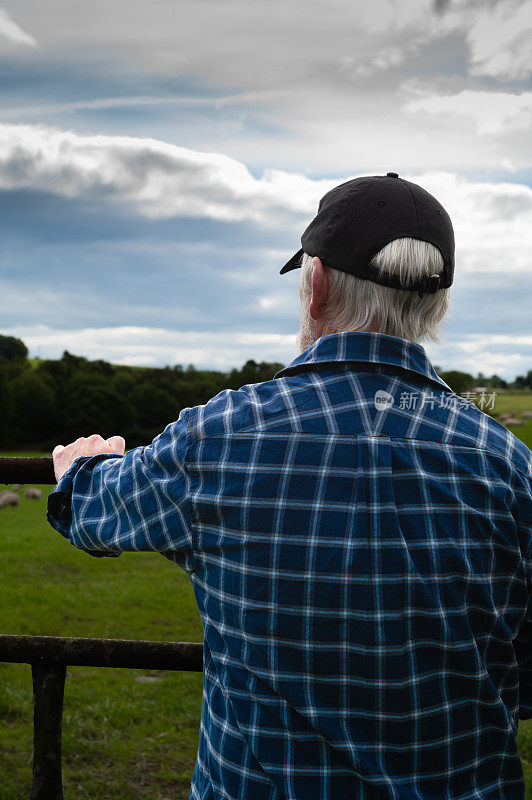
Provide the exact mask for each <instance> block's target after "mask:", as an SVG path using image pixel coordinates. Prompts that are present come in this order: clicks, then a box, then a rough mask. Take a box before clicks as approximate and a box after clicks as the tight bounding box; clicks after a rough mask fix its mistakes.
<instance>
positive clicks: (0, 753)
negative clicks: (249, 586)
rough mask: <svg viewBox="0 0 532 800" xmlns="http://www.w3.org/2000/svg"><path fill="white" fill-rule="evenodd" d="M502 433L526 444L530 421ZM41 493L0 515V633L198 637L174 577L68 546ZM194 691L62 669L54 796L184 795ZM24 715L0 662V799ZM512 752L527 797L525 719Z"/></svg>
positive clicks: (518, 400)
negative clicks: (58, 778)
mask: <svg viewBox="0 0 532 800" xmlns="http://www.w3.org/2000/svg"><path fill="white" fill-rule="evenodd" d="M527 408H532V395H531V394H528V395H523V394H521V395H519V394H516V395H504V394H502V393H500V394H499V395H498V396H497V400H496V405H495V410H496V411H498V412H499V413H502V412H504V411H507V410H514V411H516V412H517V413H518V414H519V413H520V412H521V411H522V410H525V409H527ZM514 432H515V434H516V435H517V436H519V438H521V439H522V440H523V441H525V443H526V444H528V446H529V447H530V446H531V443H532V420H529V421H528V423H527V425H526V426H524V427H522V428H514ZM4 455H7V453H4ZM19 455H26V454H25V453H24V454H23V453H19ZM1 488H3V487H0V489H1ZM41 488H42V489H43V499H42V500H41V501H30V500H25V499H21V504H20V506H19V507H18V508H7V509H3V510H1V511H0V586H1V587H2V595H1V597H2V603H1V606H0V632H2V633H15V634H49V635H61V636H92V637H111V638H123V639H153V640H156V639H162V640H171V641H198V642H200V641H202V627H201V621H200V617H199V614H198V611H197V607H196V603H195V599H194V594H193V592H192V587H191V585H190V583H189V581H188V578H187V576H186V575H185V573H184V572H182V571H181V570H180V569H179V568H178V567H176V566H175V565H173V564H172V563H171V562H169V561H167V560H166V559H164V558H162V557H161V556H159V555H157V554H155V553H154V554H151V553H123V554H122V555H121V556H120V557H119V558H116V559H114V558H113V559H96V558H92V557H91V556H88V555H87V554H85V553H83V552H81V551H79V550H77V549H76V548H74V547H72V546H71V545H70V544H69V542H67V541H66V540H65V539H63V537H62V536H60V535H59V534H58V533H56V532H55V531H53V530H52V528H50V526H49V525H48V524H47V522H46V519H45V508H46V495H47V493H48V492H49V491H50V489H51V488H52V487H47V486H43V487H41ZM142 675H151V677H153V678H156V679H157V680H155V681H153V682H140V681H138V680H137V678H139V677H140V676H142ZM201 695H202V676H201V674H198V673H170V672H162V671H161V672H153V673H147V672H143V671H140V670H128V669H106V668H101V669H100V668H85V667H69V668H68V671H67V681H66V687H65V704H64V717H63V774H64V787H65V800H74V799H75V800H78V798H79V800H83V798H86V799H87V800H110V798H113V800H133V799H136V798H146V799H147V800H148V799H149V800H182V799H185V800H186V798H188V794H189V788H190V779H191V776H192V770H193V767H194V760H195V756H196V751H197V745H198V732H199V717H200V709H201ZM32 715H33V708H32V683H31V670H30V667H29V666H28V665H24V664H2V663H0V775H1V776H2V781H1V782H0V800H22V798H26V797H28V796H29V787H30V785H31V754H32V719H33V716H32ZM518 747H519V753H520V756H521V760H522V762H523V768H524V771H525V776H526V782H527V798H530V800H532V720H530V721H526V722H521V723H520V725H519V735H518Z"/></svg>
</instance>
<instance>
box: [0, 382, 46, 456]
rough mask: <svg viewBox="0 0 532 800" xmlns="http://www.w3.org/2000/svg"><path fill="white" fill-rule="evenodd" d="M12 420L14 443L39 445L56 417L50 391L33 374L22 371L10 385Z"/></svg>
mask: <svg viewBox="0 0 532 800" xmlns="http://www.w3.org/2000/svg"><path fill="white" fill-rule="evenodd" d="M10 389H11V404H12V413H11V421H12V425H13V429H14V431H16V434H15V435H16V440H17V441H18V442H23V443H25V444H29V443H32V444H37V443H39V442H42V441H43V440H44V439H45V438H47V437H48V436H49V434H50V423H51V421H52V420H53V419H54V416H55V397H54V392H53V390H52V389H51V388H50V387H49V386H47V385H46V383H45V382H44V381H43V380H42V378H40V377H39V376H38V375H36V374H35V373H33V372H23V373H22V374H21V375H19V376H18V377H16V378H15V379H14V380H13V381H12V382H11V386H10Z"/></svg>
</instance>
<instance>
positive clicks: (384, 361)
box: [274, 331, 452, 392]
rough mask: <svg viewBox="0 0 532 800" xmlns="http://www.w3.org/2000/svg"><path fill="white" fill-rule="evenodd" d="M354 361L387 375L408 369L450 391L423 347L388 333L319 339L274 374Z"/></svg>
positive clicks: (358, 332)
mask: <svg viewBox="0 0 532 800" xmlns="http://www.w3.org/2000/svg"><path fill="white" fill-rule="evenodd" d="M351 361H356V362H359V363H360V367H361V369H363V367H364V363H366V364H370V363H371V364H374V365H379V366H381V367H383V369H382V371H383V372H384V373H386V366H388V367H391V370H390V372H392V373H395V372H396V370H397V368H399V371H402V370H407V371H410V372H415V373H418V374H419V375H422V376H423V377H424V378H426V379H427V380H430V381H433V382H434V383H437V384H438V385H439V386H440V387H441V388H442V389H443V388H444V389H446V390H447V391H450V392H452V389H451V388H450V386H448V385H447V384H446V383H445V381H443V380H442V379H441V378H440V377H439V375H438V373H437V372H436V371H435V369H434V367H433V366H432V364H431V362H430V359H429V357H428V355H427V353H426V352H425V349H424V347H423V346H422V345H420V344H418V343H417V342H411V341H409V340H408V339H401V338H399V337H398V336H390V335H389V334H387V333H376V332H373V331H372V332H369V331H344V332H342V333H331V334H327V335H325V336H320V338H319V339H317V340H316V341H315V342H314V344H313V345H311V347H309V348H308V349H307V350H304V351H303V353H301V354H300V355H299V356H297V357H296V358H295V359H294V360H293V361H292V363H291V364H289V365H288V366H287V367H284V369H281V370H280V371H279V372H277V373H276V374H275V376H274V377H275V378H282V377H285V376H287V375H294V374H297V373H299V372H308V371H312V369H313V367H316V366H317V365H318V368H319V365H322V364H328V365H330V366H331V367H334V365H335V364H338V365H339V364H344V363H345V362H351Z"/></svg>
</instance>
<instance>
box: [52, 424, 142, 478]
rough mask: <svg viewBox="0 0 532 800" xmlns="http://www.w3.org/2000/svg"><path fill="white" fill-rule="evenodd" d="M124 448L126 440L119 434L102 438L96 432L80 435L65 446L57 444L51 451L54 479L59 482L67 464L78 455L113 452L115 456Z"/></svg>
mask: <svg viewBox="0 0 532 800" xmlns="http://www.w3.org/2000/svg"><path fill="white" fill-rule="evenodd" d="M125 449H126V442H125V440H124V439H123V438H122V437H121V436H111V437H110V438H109V439H102V437H101V436H98V434H97V433H93V435H92V436H87V437H85V436H81V437H80V438H79V439H76V441H75V442H72V444H67V446H66V447H64V446H63V445H62V444H58V445H57V447H54V450H53V453H52V458H53V460H54V471H55V477H56V480H57V481H58V482H59V480H60V479H61V478H62V477H63V475H64V474H65V472H66V471H67V469H68V468H69V466H70V465H71V464H73V463H74V461H75V460H76V458H79V457H80V456H98V455H100V454H101V453H114V454H115V455H117V456H123V455H124V452H125Z"/></svg>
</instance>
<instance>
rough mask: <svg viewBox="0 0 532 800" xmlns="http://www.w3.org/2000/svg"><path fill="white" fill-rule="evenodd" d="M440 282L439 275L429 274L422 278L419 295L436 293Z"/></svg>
mask: <svg viewBox="0 0 532 800" xmlns="http://www.w3.org/2000/svg"><path fill="white" fill-rule="evenodd" d="M439 284H440V276H439V275H427V276H426V277H424V278H422V279H421V281H420V282H419V291H418V295H419V297H423V295H424V294H435V293H436V292H437V291H438V288H439Z"/></svg>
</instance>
